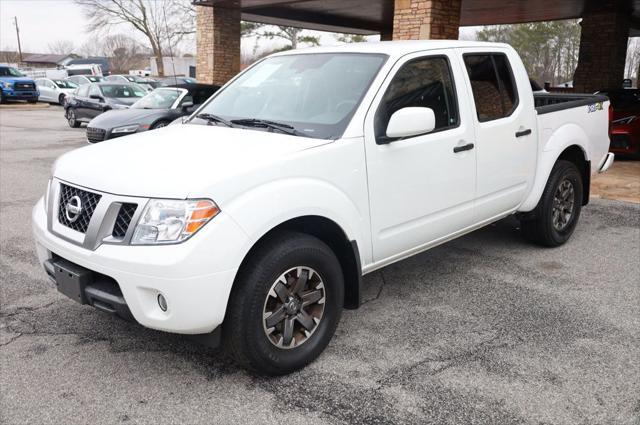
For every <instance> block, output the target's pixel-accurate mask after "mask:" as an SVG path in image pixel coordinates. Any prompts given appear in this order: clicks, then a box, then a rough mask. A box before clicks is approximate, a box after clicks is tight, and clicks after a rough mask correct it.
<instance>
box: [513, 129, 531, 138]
mask: <svg viewBox="0 0 640 425" xmlns="http://www.w3.org/2000/svg"><path fill="white" fill-rule="evenodd" d="M529 134H531V129H530V128H527V129H526V130H522V131H516V137H522V136H528V135H529Z"/></svg>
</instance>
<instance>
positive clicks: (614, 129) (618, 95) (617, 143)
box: [603, 89, 640, 159]
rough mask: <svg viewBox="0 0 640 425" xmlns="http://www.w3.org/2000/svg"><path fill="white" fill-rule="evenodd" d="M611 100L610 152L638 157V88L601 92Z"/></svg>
mask: <svg viewBox="0 0 640 425" xmlns="http://www.w3.org/2000/svg"><path fill="white" fill-rule="evenodd" d="M603 94H605V95H606V96H607V97H609V100H610V101H611V106H612V110H613V111H612V114H611V146H610V148H609V149H610V150H611V152H613V153H615V154H616V155H619V156H622V157H628V158H632V159H640V89H617V90H609V91H606V92H603Z"/></svg>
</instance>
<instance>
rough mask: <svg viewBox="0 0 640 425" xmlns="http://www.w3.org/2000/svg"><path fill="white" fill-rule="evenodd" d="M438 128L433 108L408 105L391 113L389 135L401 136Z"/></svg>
mask: <svg viewBox="0 0 640 425" xmlns="http://www.w3.org/2000/svg"><path fill="white" fill-rule="evenodd" d="M434 128H436V116H435V115H434V113H433V109H431V108H422V107H407V108H402V109H399V110H397V111H396V112H394V113H393V115H391V119H389V124H388V125H387V137H388V138H392V139H395V138H399V137H410V136H417V135H419V134H425V133H430V132H432V131H433V129H434Z"/></svg>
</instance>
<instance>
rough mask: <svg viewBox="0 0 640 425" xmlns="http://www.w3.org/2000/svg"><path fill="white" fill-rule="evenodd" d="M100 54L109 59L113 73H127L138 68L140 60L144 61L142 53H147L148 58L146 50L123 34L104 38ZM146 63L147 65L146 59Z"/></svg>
mask: <svg viewBox="0 0 640 425" xmlns="http://www.w3.org/2000/svg"><path fill="white" fill-rule="evenodd" d="M102 52H103V54H104V56H106V57H107V58H109V65H110V68H111V72H115V73H128V72H129V71H130V70H131V69H134V68H139V67H140V64H141V62H142V61H141V59H142V60H144V57H143V53H147V56H146V57H147V58H148V50H147V49H145V48H144V47H143V46H141V45H140V43H138V41H136V40H135V39H133V38H131V37H129V36H127V35H125V34H114V35H110V36H108V37H105V39H104V40H103V41H102ZM146 62H147V63H148V59H147V60H146Z"/></svg>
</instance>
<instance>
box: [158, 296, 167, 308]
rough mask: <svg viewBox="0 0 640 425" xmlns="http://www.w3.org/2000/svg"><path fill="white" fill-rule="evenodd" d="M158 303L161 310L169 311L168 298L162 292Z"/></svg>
mask: <svg viewBox="0 0 640 425" xmlns="http://www.w3.org/2000/svg"><path fill="white" fill-rule="evenodd" d="M158 305H159V306H160V310H162V311H167V300H166V299H165V297H164V296H163V295H162V294H158Z"/></svg>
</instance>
